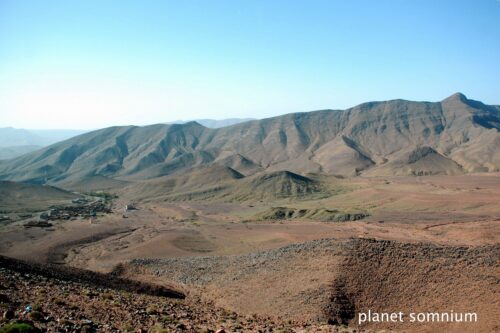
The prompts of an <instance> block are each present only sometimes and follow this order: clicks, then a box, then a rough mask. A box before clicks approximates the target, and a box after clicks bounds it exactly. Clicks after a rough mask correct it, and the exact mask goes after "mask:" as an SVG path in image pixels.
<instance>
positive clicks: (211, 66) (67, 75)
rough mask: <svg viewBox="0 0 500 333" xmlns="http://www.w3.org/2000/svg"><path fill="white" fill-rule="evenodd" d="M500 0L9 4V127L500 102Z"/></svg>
mask: <svg viewBox="0 0 500 333" xmlns="http://www.w3.org/2000/svg"><path fill="white" fill-rule="evenodd" d="M499 63H500V1H497V0H476V1H473V0H469V1H437V0H433V1H430V0H429V1H424V0H413V1H411V0H401V1H398V0H394V1H383V0H381V1H356V0H354V1H347V0H343V1H334V0H329V1H315V0H307V1H306V0H304V1H292V0H288V1H276V0H228V1H218V0H210V1H209V0H198V1H188V0H178V1H167V0H164V1H147V0H146V1H139V0H137V1H124V0H119V1H118V0H117V1H110V0H104V1H101V0H98V1H92V0H84V1H66V0H61V1H50V0H44V1H39V0H37V1H30V0H23V1H19V0H0V126H15V127H24V128H84V129H87V128H98V127H104V126H110V125H123V124H139V125H141V124H149V123H157V122H165V121H171V120H176V119H194V118H216V119H221V118H228V117H256V118H262V117H268V116H274V115H278V114H283V113H289V112H296V111H309V110H314V109H324V108H347V107H350V106H354V105H356V104H359V103H362V102H365V101H371V100H386V99H394V98H404V99H411V100H430V101H438V100H441V99H443V98H445V97H447V96H448V95H451V94H452V93H454V92H457V91H460V92H463V93H465V94H466V95H467V96H468V97H469V98H473V99H477V100H482V101H483V102H485V103H489V104H500V84H499V79H500V66H499Z"/></svg>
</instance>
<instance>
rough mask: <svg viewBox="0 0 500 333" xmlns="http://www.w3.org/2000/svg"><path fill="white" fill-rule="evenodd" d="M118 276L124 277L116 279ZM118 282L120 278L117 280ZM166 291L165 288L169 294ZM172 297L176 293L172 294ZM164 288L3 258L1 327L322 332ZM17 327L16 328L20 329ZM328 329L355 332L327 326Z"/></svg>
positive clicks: (3, 329) (0, 266) (221, 332)
mask: <svg viewBox="0 0 500 333" xmlns="http://www.w3.org/2000/svg"><path fill="white" fill-rule="evenodd" d="M118 280H120V281H118ZM117 282H120V283H117ZM165 291H166V293H165ZM172 296H173V297H172ZM183 297H184V296H183V295H182V294H180V293H174V294H172V293H171V290H168V289H165V288H164V287H159V286H154V285H150V284H146V283H139V282H134V281H130V280H125V279H119V278H116V277H113V276H112V275H108V276H105V275H102V274H101V275H100V274H97V273H92V272H88V271H82V270H76V269H71V268H64V269H62V268H59V267H55V266H41V265H33V264H27V263H23V262H20V261H16V260H13V259H8V258H5V257H0V312H1V313H2V315H3V316H2V317H0V332H19V331H20V329H23V330H22V332H158V333H161V332H197V333H198V332H207V333H208V332H212V333H215V332H218V333H224V332H321V331H324V329H325V328H322V327H321V326H320V325H309V324H296V323H293V322H291V321H288V322H286V323H285V322H281V321H277V320H273V319H271V318H265V317H260V316H240V315H238V314H237V313H235V312H232V311H229V310H226V309H223V308H220V307H216V306H214V305H213V304H212V303H210V302H207V301H202V300H200V299H199V298H197V297H196V296H189V297H187V298H183ZM16 328H17V330H16ZM326 329H327V330H328V332H352V330H351V329H349V328H341V327H335V326H330V325H329V326H328V327H327V328H326Z"/></svg>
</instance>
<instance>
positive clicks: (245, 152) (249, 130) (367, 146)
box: [0, 94, 500, 184]
mask: <svg viewBox="0 0 500 333" xmlns="http://www.w3.org/2000/svg"><path fill="white" fill-rule="evenodd" d="M499 130H500V107H498V106H488V105H484V104H483V103H481V102H477V101H473V100H469V99H467V98H466V97H465V96H464V95H462V94H455V95H452V96H450V97H449V98H447V99H445V100H443V101H442V102H434V103H431V102H411V101H405V100H392V101H386V102H370V103H364V104H361V105H358V106H356V107H353V108H350V109H347V110H345V111H335V110H322V111H315V112H307V113H295V114H287V115H283V116H279V117H274V118H269V119H263V120H254V121H248V122H245V123H241V124H237V125H233V126H229V127H224V128H220V129H209V128H206V127H203V126H201V125H200V124H198V123H196V122H189V123H186V124H174V125H162V124H158V125H151V126H144V127H137V126H126V127H110V128H105V129H101V130H98V131H93V132H90V133H86V134H83V135H80V136H77V137H74V138H71V139H69V140H66V141H63V142H60V143H56V144H54V145H52V146H49V147H47V148H44V149H42V150H40V151H37V152H33V153H30V154H27V155H24V156H21V157H19V158H16V159H12V160H9V161H2V162H0V179H8V180H17V181H29V182H36V183H44V182H45V181H48V182H49V183H52V184H58V183H60V182H68V181H69V180H71V181H73V182H77V181H85V179H87V178H89V177H95V176H100V177H108V178H113V179H120V180H128V181H137V180H145V179H154V178H158V177H163V176H168V175H174V174H180V173H182V172H185V171H187V170H190V169H192V168H197V167H200V166H208V165H222V166H227V167H230V168H232V169H234V170H235V171H236V172H238V173H241V174H242V175H246V176H249V175H252V174H254V173H257V172H261V171H263V170H267V171H269V172H273V171H284V170H287V171H291V172H294V173H297V174H307V173H313V172H314V173H327V174H335V175H343V176H352V175H356V174H359V173H360V172H361V173H363V172H366V173H377V170H380V172H381V173H383V174H386V173H389V174H420V173H423V174H427V173H430V174H435V173H440V174H455V173H459V172H473V171H495V170H500V144H499V143H500V134H499ZM421 147H428V148H429V149H432V150H433V152H432V154H431V155H432V156H430V157H429V158H427V159H424V160H422V161H420V162H417V165H416V166H417V169H418V170H417V169H414V168H413V169H412V168H411V167H408V166H409V165H410V164H412V163H410V161H409V159H408V157H409V156H410V155H411V154H412V152H415V150H416V149H420V148H421ZM413 164H414V163H413ZM414 166H415V165H414ZM431 166H432V167H431ZM429 168H430V169H429ZM427 169H429V170H427ZM420 171H422V172H420Z"/></svg>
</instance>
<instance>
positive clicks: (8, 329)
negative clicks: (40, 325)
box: [0, 323, 39, 333]
mask: <svg viewBox="0 0 500 333" xmlns="http://www.w3.org/2000/svg"><path fill="white" fill-rule="evenodd" d="M38 332H39V330H38V329H36V328H35V327H33V326H31V325H30V324H26V323H11V324H7V325H4V326H2V327H0V333H38Z"/></svg>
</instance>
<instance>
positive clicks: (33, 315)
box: [29, 311, 43, 321]
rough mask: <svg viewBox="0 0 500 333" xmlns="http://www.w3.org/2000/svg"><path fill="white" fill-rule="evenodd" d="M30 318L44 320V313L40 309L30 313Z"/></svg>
mask: <svg viewBox="0 0 500 333" xmlns="http://www.w3.org/2000/svg"><path fill="white" fill-rule="evenodd" d="M29 316H30V319H31V320H33V321H41V320H43V314H42V313H41V312H40V311H33V312H30V314H29Z"/></svg>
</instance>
